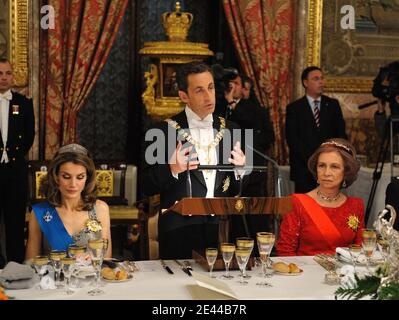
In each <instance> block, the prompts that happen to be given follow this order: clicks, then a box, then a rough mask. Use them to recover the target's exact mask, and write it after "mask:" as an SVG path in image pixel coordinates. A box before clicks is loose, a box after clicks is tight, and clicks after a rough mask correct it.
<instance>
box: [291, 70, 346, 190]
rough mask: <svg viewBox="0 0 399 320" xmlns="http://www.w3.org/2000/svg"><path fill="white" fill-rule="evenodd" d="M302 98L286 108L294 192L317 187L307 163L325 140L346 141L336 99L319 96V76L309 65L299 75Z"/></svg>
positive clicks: (321, 80)
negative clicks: (340, 139)
mask: <svg viewBox="0 0 399 320" xmlns="http://www.w3.org/2000/svg"><path fill="white" fill-rule="evenodd" d="M301 78H302V85H303V86H304V87H305V96H304V97H302V98H301V99H299V100H296V101H294V102H292V103H291V104H289V105H288V106H287V113H286V127H285V129H286V139H287V143H288V147H289V149H290V153H289V159H290V167H291V171H290V179H291V180H293V181H294V182H295V192H297V193H306V192H309V191H310V190H312V189H314V188H315V187H316V185H317V183H316V181H315V180H314V178H313V176H312V174H311V173H310V172H309V170H308V168H307V161H308V159H309V157H310V156H311V155H312V154H313V152H314V151H315V150H316V149H317V148H318V147H319V146H320V144H321V143H322V142H323V141H324V140H326V139H329V138H345V139H346V138H347V136H346V133H345V121H344V118H343V116H342V111H341V107H340V105H339V102H338V100H336V99H332V98H329V97H327V96H325V95H323V94H322V93H323V86H324V80H323V73H322V71H321V69H320V68H318V67H315V66H312V67H308V68H306V69H305V70H304V71H303V72H302V77H301Z"/></svg>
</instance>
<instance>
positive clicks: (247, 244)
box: [236, 237, 255, 279]
mask: <svg viewBox="0 0 399 320" xmlns="http://www.w3.org/2000/svg"><path fill="white" fill-rule="evenodd" d="M254 243H255V241H254V239H251V238H246V237H240V238H237V239H236V245H237V247H240V248H248V250H249V256H251V253H252V250H253V248H254ZM248 260H249V257H248ZM247 263H248V262H247ZM240 277H244V278H245V279H250V278H251V276H250V275H249V274H247V268H244V271H243V272H242V273H241V274H240Z"/></svg>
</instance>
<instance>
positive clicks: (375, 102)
mask: <svg viewBox="0 0 399 320" xmlns="http://www.w3.org/2000/svg"><path fill="white" fill-rule="evenodd" d="M377 103H378V100H374V101H370V102H367V103H363V104H361V105H360V106H358V107H357V108H358V109H359V110H361V109H364V108H367V107H370V106H372V105H374V104H377Z"/></svg>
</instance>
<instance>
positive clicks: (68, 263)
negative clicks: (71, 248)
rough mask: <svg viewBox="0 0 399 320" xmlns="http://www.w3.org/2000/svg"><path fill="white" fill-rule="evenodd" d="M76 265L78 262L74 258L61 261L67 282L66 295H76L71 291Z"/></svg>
mask: <svg viewBox="0 0 399 320" xmlns="http://www.w3.org/2000/svg"><path fill="white" fill-rule="evenodd" d="M75 263H76V260H75V259H74V258H70V257H65V258H62V259H61V266H62V272H63V273H64V277H65V280H66V289H65V292H66V294H72V293H74V291H73V290H71V276H72V273H73V271H74V270H75Z"/></svg>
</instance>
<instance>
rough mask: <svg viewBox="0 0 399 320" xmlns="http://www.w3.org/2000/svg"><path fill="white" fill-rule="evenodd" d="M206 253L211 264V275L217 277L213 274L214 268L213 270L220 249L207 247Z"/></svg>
mask: <svg viewBox="0 0 399 320" xmlns="http://www.w3.org/2000/svg"><path fill="white" fill-rule="evenodd" d="M205 255H206V260H207V261H208V266H209V277H210V278H215V276H212V270H213V266H214V264H215V261H216V259H217V256H218V249H217V248H206V250H205Z"/></svg>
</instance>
